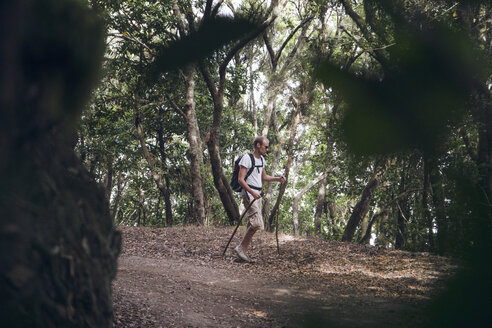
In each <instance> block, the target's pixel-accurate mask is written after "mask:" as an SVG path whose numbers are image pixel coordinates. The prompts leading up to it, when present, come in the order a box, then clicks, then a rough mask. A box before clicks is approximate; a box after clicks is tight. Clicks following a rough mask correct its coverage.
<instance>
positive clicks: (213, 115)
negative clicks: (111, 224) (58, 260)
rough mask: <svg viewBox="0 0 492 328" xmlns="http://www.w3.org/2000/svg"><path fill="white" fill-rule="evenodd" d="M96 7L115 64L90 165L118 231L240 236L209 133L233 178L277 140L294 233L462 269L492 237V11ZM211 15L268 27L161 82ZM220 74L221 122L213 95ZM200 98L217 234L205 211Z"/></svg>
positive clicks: (360, 5) (398, 5)
mask: <svg viewBox="0 0 492 328" xmlns="http://www.w3.org/2000/svg"><path fill="white" fill-rule="evenodd" d="M90 2H91V4H92V6H93V7H95V8H96V9H97V10H99V11H100V12H101V14H102V15H103V17H105V21H106V29H107V51H106V56H105V61H104V75H103V77H102V81H101V83H100V85H99V88H98V89H97V90H96V91H95V92H94V96H93V100H92V103H91V105H90V107H89V108H88V109H87V110H86V112H85V114H84V116H83V118H82V128H81V130H80V133H79V142H78V145H77V150H78V152H79V153H80V156H81V158H82V159H83V161H84V162H85V163H86V165H87V167H88V168H89V169H90V171H91V172H92V173H93V174H94V175H95V176H96V178H97V180H98V181H99V182H101V183H103V184H104V185H105V186H106V190H107V197H108V199H109V200H110V203H111V209H112V215H113V218H114V220H115V222H116V223H117V224H125V225H158V226H169V225H179V224H187V223H199V224H210V225H222V224H226V223H227V222H229V221H230V217H229V218H228V216H230V215H231V214H230V212H227V211H226V210H224V206H223V202H224V198H223V197H222V195H221V197H219V195H218V193H217V188H216V186H217V183H218V182H217V181H218V180H217V179H214V176H215V177H217V176H216V175H215V174H218V173H216V172H215V171H214V170H213V169H212V168H211V164H210V162H209V160H210V149H212V148H210V143H209V140H208V138H209V136H210V134H209V133H210V131H212V132H213V129H219V131H220V133H219V140H218V142H217V143H216V144H213V146H214V147H219V152H220V158H221V160H222V162H221V165H222V167H223V169H224V174H225V176H227V177H230V173H231V170H232V163H233V161H234V158H235V157H236V156H237V155H238V154H240V153H245V152H247V151H249V150H250V149H251V148H252V145H251V143H252V140H253V138H254V136H255V135H259V134H263V135H267V136H268V137H269V139H270V141H271V145H272V149H271V153H270V154H269V155H268V157H267V162H268V168H267V170H268V171H269V172H271V173H272V174H276V175H280V174H286V175H288V182H287V185H286V188H285V190H280V192H279V189H276V188H273V189H271V191H270V192H269V193H268V194H267V196H266V197H265V207H266V209H265V211H264V216H265V219H267V220H271V217H273V216H278V218H279V222H280V229H281V230H282V231H284V232H291V233H301V234H317V235H320V236H323V237H324V238H327V239H337V240H340V239H343V240H350V241H360V242H364V243H368V242H371V243H373V244H376V245H379V246H381V247H394V248H400V249H408V250H415V251H423V250H430V251H437V252H441V253H447V252H453V253H456V252H462V251H463V250H465V249H467V248H468V247H469V246H470V243H474V242H475V243H476V242H477V240H478V239H477V238H479V237H477V234H476V232H477V231H476V230H477V227H482V228H483V227H488V228H487V229H485V230H487V231H489V230H488V229H490V220H491V218H490V210H489V205H490V203H489V201H488V199H490V198H488V196H490V195H491V188H490V182H489V181H492V180H488V179H489V177H490V172H491V171H492V170H491V169H490V163H491V161H490V160H489V158H490V156H491V155H489V154H492V152H489V149H491V148H492V144H491V145H489V143H491V142H490V141H489V140H492V139H488V135H489V134H491V133H492V131H490V127H489V126H488V125H487V124H488V122H489V120H490V118H489V117H488V114H487V113H488V112H489V111H491V109H490V99H491V94H490V83H491V80H490V77H491V66H490V58H491V57H490V54H491V51H492V49H491V48H490V45H491V43H490V40H491V39H492V35H491V33H492V32H491V29H490V25H491V19H492V18H491V16H490V13H491V12H492V11H491V5H490V4H488V3H487V2H486V1H473V2H468V1H457V2H451V1H445V0H443V1H418V0H405V1H404V0H401V1H378V0H364V1H355V0H339V1H335V0H324V1H316V2H314V1H303V0H296V1H271V2H268V1H253V0H251V1H247V0H246V1H224V2H222V1H215V2H214V1H186V0H176V1H134V0H105V1H102V0H100V1H96V0H94V1H90ZM214 11H215V12H216V14H218V15H219V16H222V17H229V18H231V17H232V18H237V19H241V20H243V21H244V20H246V21H249V22H251V24H253V25H254V24H258V26H260V25H261V23H262V22H267V21H268V18H271V20H270V21H268V22H269V23H268V25H267V26H266V27H264V28H263V30H262V31H261V33H258V36H256V37H254V38H251V40H250V41H248V42H244V43H243V44H238V43H234V42H231V41H224V44H223V45H219V46H218V49H217V50H215V51H213V52H211V53H207V54H201V53H198V54H196V55H195V54H193V53H191V54H190V53H186V55H187V56H188V57H189V59H187V60H189V61H190V62H192V63H191V64H190V65H192V66H188V67H186V66H183V65H182V64H180V66H179V67H178V68H176V67H175V68H171V69H163V70H161V71H160V73H159V74H158V76H157V77H156V76H155V74H153V73H152V72H154V71H153V70H152V69H151V68H152V67H153V66H152V65H154V64H155V63H156V61H157V62H158V60H159V59H162V57H161V56H162V54H163V53H164V54H166V51H171V50H172V49H173V46H176V45H180V46H182V45H183V43H179V41H180V40H183V39H186V37H188V36H190V35H191V36H193V35H194V34H193V33H198V32H200V31H202V33H206V31H205V32H204V30H203V29H202V30H201V28H202V27H203V21H205V19H202V18H204V17H205V18H206V17H209V16H208V15H212V14H213V13H214ZM211 13H212V14H211ZM212 16H213V15H212ZM212 16H210V17H212ZM238 38H239V36H238ZM204 42H205V41H204ZM184 49H185V50H184V51H185V52H189V51H192V50H193V48H190V49H188V48H184ZM186 49H187V50H186ZM183 54H184V53H183ZM231 54H232V56H231V58H228V56H229V55H231ZM188 57H187V58H188ZM165 58H168V57H165ZM228 60H229V61H228ZM221 63H225V65H221ZM185 64H186V63H185ZM190 67H191V69H190ZM222 67H225V75H224V77H225V80H224V94H223V103H222V106H223V108H221V112H220V119H221V120H220V122H219V123H217V122H218V121H217V115H218V113H217V108H218V107H217V102H216V100H217V99H216V98H214V97H215V96H214V94H213V93H211V91H210V90H211V89H210V88H211V83H218V85H220V69H221V68H222ZM190 72H191V73H190ZM217 72H219V73H217ZM207 73H209V74H207ZM190 77H192V78H193V80H194V86H193V91H194V94H193V96H192V97H191V98H190V97H188V96H187V95H188V93H187V90H188V91H189V89H187V88H188V87H189V85H188V84H187V81H189V80H188V79H189V78H190ZM190 99H191V101H192V102H193V106H194V109H193V110H194V113H195V116H196V121H197V128H196V129H195V130H197V131H199V137H200V139H201V140H200V142H199V145H200V147H201V151H200V153H201V154H200V157H201V158H200V163H201V164H200V179H201V181H202V183H203V186H202V187H201V188H202V190H203V195H204V196H205V203H204V204H205V205H204V206H205V213H206V217H205V218H204V219H203V218H197V217H196V212H195V211H194V207H196V206H198V205H196V203H194V201H193V197H194V196H193V195H194V193H193V191H192V189H193V188H194V187H193V183H192V179H193V177H192V174H191V172H192V171H191V168H190V166H191V163H192V158H193V156H196V154H195V153H194V152H193V151H192V149H191V147H190V140H191V139H190V134H189V133H190V130H189V128H188V130H187V122H188V123H189V121H187V117H188V116H187V112H186V111H187V109H185V107H186V106H187V104H189V102H190ZM186 108H188V107H186ZM217 124H219V125H218V126H217ZM138 126H141V128H142V134H139V132H138ZM188 126H189V125H188ZM139 138H140V139H139ZM212 138H213V133H212ZM143 145H145V146H146V147H145V148H146V149H147V151H148V153H150V155H148V156H146V155H145V149H143ZM207 145H208V146H209V147H208V148H207ZM323 174H324V176H323ZM318 177H319V178H320V179H319V180H318V181H319V182H318V183H317V184H315V185H314V186H308V185H309V183H310V182H311V181H313V180H315V179H317V178H318ZM306 186H308V187H310V188H306V189H303V188H305V187H306ZM484 195H485V196H484ZM277 196H279V197H280V198H281V199H280V201H279V202H278V206H274V203H275V200H276V199H277ZM234 197H235V198H236V201H238V197H237V195H234ZM294 201H296V202H298V204H299V206H298V207H297V208H293V202H294ZM484 202H486V204H484ZM166 210H167V212H166ZM169 211H170V212H169ZM296 220H297V221H296ZM351 225H353V228H350V226H351ZM479 229H480V228H479Z"/></svg>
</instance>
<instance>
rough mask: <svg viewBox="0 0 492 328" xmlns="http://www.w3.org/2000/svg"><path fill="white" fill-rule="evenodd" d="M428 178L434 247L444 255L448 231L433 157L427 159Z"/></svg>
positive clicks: (442, 193) (446, 248)
mask: <svg viewBox="0 0 492 328" xmlns="http://www.w3.org/2000/svg"><path fill="white" fill-rule="evenodd" d="M427 163H428V165H429V178H430V183H431V190H432V202H433V203H434V209H435V219H436V224H437V238H436V246H437V251H438V253H439V254H444V253H445V252H447V250H448V248H449V246H450V245H449V241H448V238H449V235H448V232H449V229H448V222H447V219H446V208H445V205H444V189H443V186H442V177H441V172H440V170H439V166H438V162H437V159H436V158H435V157H432V158H429V159H428V162H427Z"/></svg>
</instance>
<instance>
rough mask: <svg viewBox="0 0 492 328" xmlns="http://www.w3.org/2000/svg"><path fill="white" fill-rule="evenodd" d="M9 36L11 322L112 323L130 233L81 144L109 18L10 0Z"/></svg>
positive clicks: (2, 81)
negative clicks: (119, 226) (118, 223)
mask: <svg viewBox="0 0 492 328" xmlns="http://www.w3.org/2000/svg"><path fill="white" fill-rule="evenodd" d="M74 21H76V24H74ZM0 40H1V43H2V46H1V47H0V158H1V160H0V181H1V184H0V243H1V246H0V263H1V264H0V318H1V325H2V327H68V328H72V327H73V328H75V327H101V328H106V327H108V328H109V327H112V325H113V306H112V298H111V281H112V280H113V279H114V277H115V275H116V268H117V262H116V260H117V257H118V253H119V250H120V244H121V235H120V233H119V232H118V231H116V230H115V229H114V226H113V223H112V220H111V216H110V213H109V206H108V202H107V199H106V197H105V194H104V187H103V186H101V185H99V184H97V183H96V182H95V181H94V177H93V176H92V175H91V174H89V172H88V171H87V169H86V168H85V167H84V165H83V164H82V162H81V160H80V159H79V157H78V156H77V155H76V154H75V152H74V150H73V143H72V141H73V140H76V133H77V129H78V124H79V118H80V117H81V115H82V110H83V109H84V108H86V107H87V100H88V99H89V98H90V95H91V89H92V87H93V86H94V84H95V83H96V81H97V77H98V76H99V69H100V66H101V62H102V58H103V54H104V42H105V38H104V32H103V24H102V22H100V21H99V20H98V18H97V14H96V13H95V12H93V11H92V10H89V9H88V6H87V4H86V3H83V2H80V1H69V0H66V1H55V0H44V1H33V0H18V1H2V2H0ZM74 40H76V41H77V42H74ZM33 42H34V43H33ZM56 58H57V59H59V60H56ZM26 64H28V66H26Z"/></svg>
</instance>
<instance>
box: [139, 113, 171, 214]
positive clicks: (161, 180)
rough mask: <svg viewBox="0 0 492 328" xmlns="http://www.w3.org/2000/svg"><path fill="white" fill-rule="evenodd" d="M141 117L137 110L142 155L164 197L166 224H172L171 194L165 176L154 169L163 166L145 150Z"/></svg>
mask: <svg viewBox="0 0 492 328" xmlns="http://www.w3.org/2000/svg"><path fill="white" fill-rule="evenodd" d="M141 116H142V114H141V113H140V111H139V109H138V108H137V109H136V115H135V125H136V129H137V137H138V140H139V142H140V147H141V148H142V155H143V157H144V159H145V161H146V162H147V164H148V167H149V170H150V173H151V175H152V179H153V180H154V182H155V184H156V186H157V189H158V190H159V192H160V193H162V196H164V201H165V202H166V222H168V223H171V224H173V222H174V219H173V213H172V209H171V202H170V197H171V193H170V191H169V188H168V183H167V178H166V176H165V174H162V173H160V172H159V169H158V168H157V167H156V164H159V166H160V170H162V169H163V168H162V166H163V164H162V162H161V161H159V160H158V159H157V158H156V157H155V156H154V155H152V154H151V153H150V152H149V150H148V149H147V145H146V143H145V137H144V133H143V127H142V123H141V120H142V117H141Z"/></svg>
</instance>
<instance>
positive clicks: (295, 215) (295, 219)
mask: <svg viewBox="0 0 492 328" xmlns="http://www.w3.org/2000/svg"><path fill="white" fill-rule="evenodd" d="M326 176H327V173H325V172H323V173H322V174H320V175H319V176H318V177H316V178H315V179H314V180H311V181H310V182H309V183H308V184H307V185H306V186H305V187H304V188H302V189H301V191H299V192H298V193H297V195H295V196H294V199H293V201H292V223H293V227H294V235H296V236H298V235H299V200H300V199H301V197H302V196H304V195H305V194H306V193H307V192H308V191H309V190H310V189H311V188H312V187H313V186H314V185H315V184H317V183H318V182H319V181H321V180H322V179H323V178H326Z"/></svg>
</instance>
